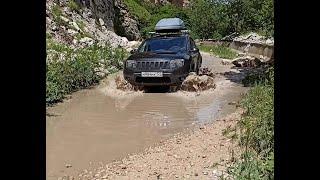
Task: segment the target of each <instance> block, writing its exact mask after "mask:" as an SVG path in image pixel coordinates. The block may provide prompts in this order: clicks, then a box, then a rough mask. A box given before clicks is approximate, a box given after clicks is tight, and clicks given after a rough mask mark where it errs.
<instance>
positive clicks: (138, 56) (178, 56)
mask: <svg viewBox="0 0 320 180" xmlns="http://www.w3.org/2000/svg"><path fill="white" fill-rule="evenodd" d="M150 58H155V59H189V56H188V55H187V54H186V53H177V54H162V53H161V54H159V53H153V52H144V53H135V54H132V55H131V56H129V58H128V59H132V60H138V59H139V60H143V59H150Z"/></svg>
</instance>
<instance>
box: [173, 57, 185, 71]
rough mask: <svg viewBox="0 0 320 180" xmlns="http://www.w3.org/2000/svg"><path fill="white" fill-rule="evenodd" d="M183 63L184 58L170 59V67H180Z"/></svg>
mask: <svg viewBox="0 0 320 180" xmlns="http://www.w3.org/2000/svg"><path fill="white" fill-rule="evenodd" d="M183 65H184V59H174V60H171V61H170V68H171V69H174V68H179V67H182V66H183Z"/></svg>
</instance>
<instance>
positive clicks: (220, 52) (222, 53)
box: [198, 45, 237, 59]
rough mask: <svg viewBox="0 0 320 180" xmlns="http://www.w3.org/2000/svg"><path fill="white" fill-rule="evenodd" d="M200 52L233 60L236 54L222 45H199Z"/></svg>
mask: <svg viewBox="0 0 320 180" xmlns="http://www.w3.org/2000/svg"><path fill="white" fill-rule="evenodd" d="M198 47H199V49H200V50H201V51H204V52H209V53H212V54H214V55H215V56H219V57H220V58H224V59H234V58H235V57H237V53H236V52H234V51H232V50H231V49H230V48H228V47H226V46H223V45H213V46H212V45H199V46H198Z"/></svg>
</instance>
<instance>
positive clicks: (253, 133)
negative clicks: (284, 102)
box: [226, 68, 274, 180]
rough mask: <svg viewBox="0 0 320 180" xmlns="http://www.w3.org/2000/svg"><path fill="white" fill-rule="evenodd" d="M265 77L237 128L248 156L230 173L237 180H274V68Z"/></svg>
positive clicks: (249, 95)
mask: <svg viewBox="0 0 320 180" xmlns="http://www.w3.org/2000/svg"><path fill="white" fill-rule="evenodd" d="M265 73H266V74H267V75H265V76H264V77H265V78H264V79H263V78H260V77H259V78H257V79H256V80H255V82H256V83H255V84H256V85H255V86H254V87H253V88H252V89H251V90H250V91H249V92H248V93H247V95H246V96H245V98H244V99H243V100H242V101H241V106H242V107H244V108H245V109H247V112H246V113H245V114H244V116H243V117H242V118H241V120H240V121H239V122H238V124H237V128H239V129H240V132H239V134H238V135H239V139H238V140H239V144H240V146H241V147H243V149H244V152H243V153H242V155H241V157H240V159H238V160H237V161H236V162H235V164H234V166H233V167H231V168H230V169H229V171H230V173H231V174H232V175H233V177H234V178H235V179H241V180H242V179H243V180H244V179H274V108H273V107H274V87H273V81H274V79H273V68H269V69H268V70H267V71H265ZM226 131H227V130H226Z"/></svg>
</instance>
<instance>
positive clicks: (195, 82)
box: [181, 73, 216, 92]
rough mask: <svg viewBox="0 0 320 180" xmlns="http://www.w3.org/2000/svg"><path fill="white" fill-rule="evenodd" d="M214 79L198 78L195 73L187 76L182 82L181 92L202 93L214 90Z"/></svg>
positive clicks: (208, 77)
mask: <svg viewBox="0 0 320 180" xmlns="http://www.w3.org/2000/svg"><path fill="white" fill-rule="evenodd" d="M215 87H216V85H215V83H214V79H213V77H211V76H208V75H202V76H198V75H196V74H195V73H190V74H189V76H187V78H186V79H185V80H184V81H183V82H182V85H181V90H184V91H193V92H197V91H203V90H208V89H213V88H215Z"/></svg>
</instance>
